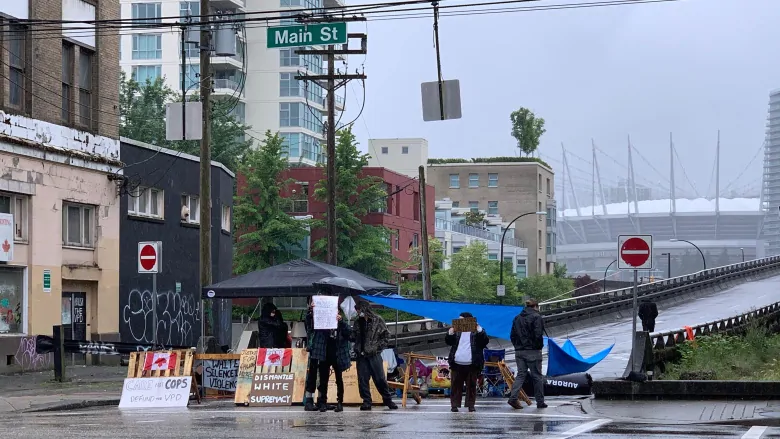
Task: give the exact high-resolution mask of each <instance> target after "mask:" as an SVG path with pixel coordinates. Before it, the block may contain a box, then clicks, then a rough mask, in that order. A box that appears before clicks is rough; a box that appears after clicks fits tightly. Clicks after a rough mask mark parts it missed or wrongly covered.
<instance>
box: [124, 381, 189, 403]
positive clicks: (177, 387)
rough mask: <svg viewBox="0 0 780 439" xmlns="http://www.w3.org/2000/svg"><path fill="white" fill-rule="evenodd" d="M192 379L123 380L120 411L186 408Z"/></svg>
mask: <svg viewBox="0 0 780 439" xmlns="http://www.w3.org/2000/svg"><path fill="white" fill-rule="evenodd" d="M191 385H192V377H160V378H125V384H124V386H122V397H121V398H120V400H119V408H120V409H134V408H161V407H187V403H188V402H189V400H190V386H191Z"/></svg>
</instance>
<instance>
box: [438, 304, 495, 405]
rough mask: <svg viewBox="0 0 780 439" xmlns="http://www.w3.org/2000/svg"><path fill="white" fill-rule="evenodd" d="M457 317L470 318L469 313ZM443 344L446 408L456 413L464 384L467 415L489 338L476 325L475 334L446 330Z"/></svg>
mask: <svg viewBox="0 0 780 439" xmlns="http://www.w3.org/2000/svg"><path fill="white" fill-rule="evenodd" d="M460 317H461V318H471V317H474V316H473V315H472V314H471V313H469V312H462V313H460ZM444 342H445V343H447V346H451V347H450V356H449V358H448V361H449V363H450V373H451V376H452V378H451V381H450V383H451V387H450V405H451V406H452V409H451V410H452V411H453V412H457V411H458V408H460V405H461V402H462V401H463V385H464V384H465V385H466V407H468V409H469V411H470V412H474V411H476V409H475V408H474V404H475V403H476V401H477V379H478V378H479V376H480V375H481V374H482V368H483V367H484V366H485V356H484V354H483V352H482V351H483V350H484V349H485V348H486V347H487V345H488V342H490V338H489V337H488V335H487V334H486V333H485V331H484V330H483V329H482V327H481V326H479V325H477V331H476V332H461V333H455V329H453V328H450V330H449V331H448V332H447V335H446V336H445V337H444Z"/></svg>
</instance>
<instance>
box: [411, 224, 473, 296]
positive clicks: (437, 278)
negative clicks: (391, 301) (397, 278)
mask: <svg viewBox="0 0 780 439" xmlns="http://www.w3.org/2000/svg"><path fill="white" fill-rule="evenodd" d="M428 255H430V258H431V293H432V294H433V298H434V299H435V300H450V298H451V297H457V296H458V295H459V291H460V290H459V288H458V286H457V285H456V284H455V283H454V282H453V280H452V278H451V276H450V275H449V270H444V269H442V268H441V267H442V265H443V264H444V261H445V259H446V257H445V256H444V246H443V245H442V243H441V241H439V240H438V239H437V238H436V237H434V236H428ZM421 264H422V247H420V246H418V247H412V248H410V249H409V262H407V263H406V268H417V269H420V268H421ZM402 288H403V290H404V292H406V293H411V295H413V296H414V297H420V298H422V281H421V280H416V281H408V282H404V283H403V286H402Z"/></svg>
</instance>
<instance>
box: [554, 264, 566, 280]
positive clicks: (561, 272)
mask: <svg viewBox="0 0 780 439" xmlns="http://www.w3.org/2000/svg"><path fill="white" fill-rule="evenodd" d="M552 274H553V276H555V277H557V278H559V279H563V278H565V277H566V264H555V268H554V269H553V273H552Z"/></svg>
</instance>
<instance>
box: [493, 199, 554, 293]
mask: <svg viewBox="0 0 780 439" xmlns="http://www.w3.org/2000/svg"><path fill="white" fill-rule="evenodd" d="M534 214H535V215H547V212H527V213H524V214H522V215H520V216H518V217H517V218H515V219H513V220H512V221H511V222H510V223H509V224H507V225H506V228H504V232H503V233H502V234H501V250H500V253H499V255H498V257H499V262H498V287H497V288H496V294H498V291H499V290H500V289H501V288H503V286H504V238H505V237H506V232H508V231H509V228H510V227H512V224H514V223H515V221H517V220H519V219H520V218H522V217H524V216H526V215H534ZM498 301H499V303H504V297H503V296H498Z"/></svg>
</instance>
